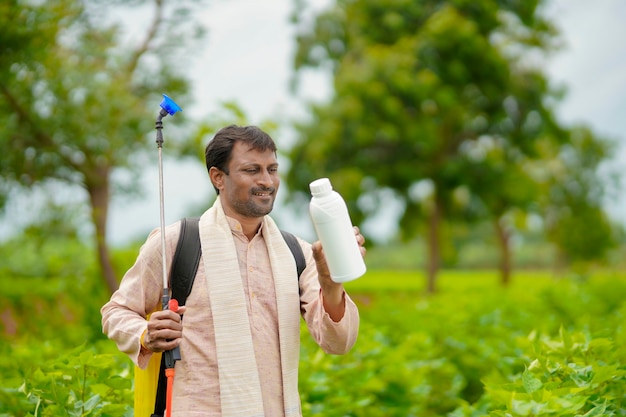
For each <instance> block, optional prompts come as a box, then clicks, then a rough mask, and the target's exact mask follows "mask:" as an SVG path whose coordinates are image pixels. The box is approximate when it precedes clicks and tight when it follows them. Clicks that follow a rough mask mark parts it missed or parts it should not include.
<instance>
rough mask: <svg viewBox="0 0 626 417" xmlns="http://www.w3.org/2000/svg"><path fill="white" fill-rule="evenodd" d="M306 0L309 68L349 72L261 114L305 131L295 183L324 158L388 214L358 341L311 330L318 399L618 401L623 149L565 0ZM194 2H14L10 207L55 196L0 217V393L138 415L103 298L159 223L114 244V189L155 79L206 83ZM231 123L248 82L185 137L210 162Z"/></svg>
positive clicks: (11, 402) (487, 403)
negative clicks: (138, 13) (552, 11)
mask: <svg viewBox="0 0 626 417" xmlns="http://www.w3.org/2000/svg"><path fill="white" fill-rule="evenodd" d="M303 3H305V2H303V0H297V1H294V13H293V24H294V28H295V32H294V33H295V43H296V45H297V47H296V51H295V55H294V62H293V70H294V72H293V74H294V79H293V85H294V91H297V88H298V82H299V79H300V77H301V76H302V75H303V74H304V73H306V72H307V71H311V70H315V71H323V72H327V73H329V74H330V76H331V77H332V80H333V94H332V96H331V97H330V98H329V100H328V102H323V103H319V102H317V103H306V108H307V112H306V113H307V116H306V117H304V118H302V119H299V120H288V121H285V120H279V117H277V118H276V120H267V121H264V122H262V123H261V125H262V127H263V128H264V129H265V130H267V131H268V132H270V133H271V134H272V135H275V136H276V135H279V134H280V133H281V132H284V130H285V129H289V130H290V131H292V132H293V134H294V137H295V140H294V141H293V143H292V144H291V146H289V147H288V148H287V149H283V150H282V152H283V153H282V154H281V157H284V158H286V159H287V161H288V162H289V167H288V169H287V170H286V171H285V172H284V180H285V181H284V184H285V186H284V187H283V190H284V191H283V193H285V194H287V195H288V199H287V203H288V205H289V206H290V207H291V208H292V209H293V210H295V211H296V212H300V213H305V210H306V203H307V201H308V195H307V194H305V193H302V192H299V191H298V190H306V189H307V187H308V183H309V182H310V180H311V179H312V178H316V177H322V176H324V177H329V178H330V179H331V181H332V183H333V185H334V187H335V189H336V190H337V191H339V192H340V193H341V194H342V195H343V196H344V197H345V198H346V200H347V202H348V205H349V208H350V212H351V215H352V217H353V220H354V222H355V223H356V224H358V225H360V226H362V227H363V228H364V229H367V228H368V227H371V226H372V225H374V226H375V225H376V224H377V223H379V222H381V216H383V217H387V218H386V219H385V220H387V221H385V222H384V223H385V224H392V226H391V228H392V229H393V230H392V233H391V238H390V239H389V240H388V241H385V242H377V241H375V240H374V239H369V241H368V244H369V245H370V247H369V251H368V256H367V263H368V270H369V272H368V274H367V275H366V276H365V277H363V278H362V279H360V280H357V281H356V282H354V283H351V284H350V286H349V291H350V293H351V294H354V297H355V299H356V301H357V302H358V304H359V307H360V309H361V311H362V315H363V325H362V331H361V336H360V338H359V343H358V346H357V347H356V348H355V352H354V353H353V354H350V355H348V356H345V357H340V358H335V357H326V356H323V355H321V354H320V353H319V351H318V350H317V349H316V348H315V347H314V346H313V345H311V343H310V340H308V339H307V335H306V332H304V335H303V356H304V358H305V360H304V361H303V363H302V366H303V370H302V381H301V388H302V393H303V404H304V408H305V411H306V413H307V415H324V416H333V415H337V416H345V415H352V416H368V417H371V416H376V415H381V416H395V415H397V416H407V415H420V416H429V415H433V416H435V415H439V416H441V415H449V416H478V415H494V416H504V415H514V416H517V415H520V416H521V415H537V416H539V415H564V416H565V415H568V416H569V415H581V416H583V415H584V416H595V415H625V414H626V411H625V409H626V406H625V405H624V392H626V389H625V388H624V387H625V384H624V366H625V365H624V363H625V362H624V358H623V349H619V346H622V345H623V342H624V334H623V317H624V312H625V310H624V304H623V300H624V299H625V297H624V296H625V295H626V287H625V285H624V278H625V277H624V276H623V274H621V275H620V273H619V272H615V271H620V270H621V271H623V270H624V268H625V267H626V265H625V264H624V257H623V253H624V249H625V245H626V234H625V233H624V226H623V225H621V224H618V223H616V222H615V221H614V220H612V219H611V218H610V217H609V216H608V214H607V212H606V210H605V208H604V206H603V205H604V203H605V202H606V200H607V197H608V196H610V195H611V194H612V193H615V192H616V190H617V192H619V191H620V190H621V188H620V187H621V181H622V178H621V177H622V175H623V173H621V172H611V171H610V170H607V169H606V167H607V166H608V165H607V163H608V162H610V161H611V158H612V155H613V151H614V149H615V145H616V142H615V141H614V140H613V139H611V138H607V137H603V136H601V135H599V134H597V133H596V132H594V131H593V130H592V129H591V128H590V127H589V126H584V125H568V124H563V123H561V122H560V121H559V120H558V119H557V117H556V116H555V111H556V109H557V108H558V106H559V103H560V100H561V99H562V96H563V91H561V90H560V89H558V88H556V87H555V86H553V84H552V82H551V80H550V79H548V77H547V76H546V74H545V73H544V71H543V69H542V60H543V59H545V57H546V56H549V55H550V54H553V53H557V52H558V48H559V46H560V39H559V34H558V32H557V30H556V28H555V27H554V26H553V25H552V24H551V22H550V21H549V20H547V19H546V18H545V17H544V16H543V14H542V11H543V10H544V7H545V5H546V4H547V0H544V1H540V0H533V1H524V2H511V1H497V0H479V1H472V2H468V1H464V0H448V1H434V0H428V1H420V2H415V1H406V0H392V1H384V2H381V1H375V0H353V1H344V0H336V1H333V2H330V4H329V6H328V7H327V8H325V9H324V10H321V11H320V12H319V13H318V14H316V15H303V14H302V13H301V12H300V11H302V10H305V8H303V7H300V6H302V4H303ZM137 7H140V8H141V7H143V8H145V9H146V10H148V11H150V13H149V14H148V15H149V16H151V20H150V21H149V23H148V24H147V25H146V26H145V32H143V33H141V35H140V36H139V37H138V38H137V39H135V42H131V43H130V44H129V43H128V42H125V41H123V40H122V38H123V37H122V35H123V33H124V27H123V25H122V23H121V21H119V19H117V18H116V14H115V13H113V12H112V11H113V10H115V11H118V12H120V13H123V12H124V11H125V10H130V9H132V8H137ZM201 7H211V5H210V4H208V5H207V4H206V3H205V2H202V1H199V0H197V1H196V0H186V1H179V2H167V3H166V2H162V1H148V0H132V1H130V0H129V1H123V0H118V1H114V2H111V1H107V2H103V1H100V0H89V1H83V2H76V1H73V0H55V1H47V2H35V1H26V0H8V1H5V2H3V3H2V4H1V5H0V27H2V30H0V45H1V46H2V54H0V126H2V127H0V154H2V158H0V209H4V208H5V207H6V205H7V204H8V203H9V202H10V201H11V199H13V198H16V196H19V195H25V194H26V195H28V194H29V193H36V194H39V195H43V196H44V198H43V203H41V204H39V205H33V206H32V207H29V210H31V211H33V212H36V216H33V218H35V219H36V220H34V221H32V222H30V223H29V224H18V223H19V221H18V220H17V219H7V218H4V220H3V221H7V222H11V223H16V225H17V231H16V232H15V233H13V234H11V235H10V236H6V237H5V238H4V240H3V241H2V242H0V282H1V283H2V287H3V290H2V291H1V292H0V342H2V343H0V353H1V354H0V358H1V359H0V373H1V374H2V375H3V382H2V384H1V385H0V416H5V415H6V416H9V415H10V416H26V415H60V414H61V413H67V414H68V415H102V416H106V415H111V416H113V415H114V416H120V415H132V409H130V405H129V404H131V403H132V401H131V399H132V386H131V383H130V375H131V373H132V368H131V367H130V363H129V361H128V360H127V359H126V358H125V357H123V356H121V355H120V354H119V353H118V352H117V351H116V350H115V347H114V346H112V344H111V343H110V342H108V341H106V340H104V338H103V336H102V333H101V330H100V314H99V308H100V306H101V305H102V304H104V302H106V300H107V299H108V297H109V296H110V294H111V292H112V291H114V290H115V288H116V287H117V283H118V282H119V279H120V278H121V277H122V275H123V273H124V272H125V271H126V270H127V269H128V268H129V267H130V266H131V265H132V263H133V262H134V259H135V256H136V254H137V251H138V248H139V246H140V245H141V243H142V241H143V239H144V237H141V238H139V239H138V240H137V241H133V242H128V244H127V245H125V246H116V247H113V248H111V247H110V244H109V242H108V237H107V233H106V232H107V225H108V213H109V206H110V202H111V199H112V197H113V196H118V195H122V196H123V195H132V194H136V193H139V192H140V189H139V188H140V187H139V186H138V181H139V178H140V175H141V172H142V170H144V169H145V168H146V166H148V165H150V164H152V162H150V161H148V157H147V155H148V154H149V153H150V152H152V151H153V148H152V147H147V146H146V145H145V144H146V143H147V142H146V136H148V135H151V134H153V130H152V129H153V125H152V120H154V119H153V117H155V116H156V115H155V114H153V110H154V106H152V105H148V104H147V103H154V102H158V101H160V98H161V97H160V94H161V92H163V91H166V92H168V94H171V95H173V96H175V97H176V98H177V100H179V101H180V100H184V101H191V100H192V95H193V94H192V93H193V89H192V87H191V86H190V82H191V80H190V79H189V78H187V77H186V76H185V75H184V72H183V71H182V70H183V69H184V66H185V62H187V61H186V58H185V57H187V56H189V54H192V53H193V45H194V43H193V42H192V41H193V40H196V41H203V40H205V37H204V32H205V31H206V30H210V28H206V27H203V25H202V22H199V21H197V20H196V19H195V18H194V17H195V12H197V11H198V10H199V8H201ZM181 22H185V24H181ZM180 39H185V42H178V41H179V40H180ZM207 120H208V121H207ZM169 123H171V125H169ZM230 123H237V124H246V123H247V117H246V114H245V112H243V111H242V110H241V108H239V106H238V105H237V103H236V102H230V103H225V104H224V105H223V106H222V109H221V112H220V113H219V114H212V115H211V117H205V118H203V120H202V121H198V120H194V119H193V118H191V117H189V116H186V114H185V113H182V114H181V115H180V116H179V115H177V117H176V118H173V119H172V120H171V121H170V120H168V129H173V131H174V132H176V134H177V136H179V137H182V138H183V139H182V140H180V141H178V142H173V143H172V144H171V145H172V146H170V147H169V148H168V152H170V154H171V156H172V157H173V158H181V159H182V158H187V157H189V158H190V159H191V161H193V162H191V163H195V164H201V163H202V162H201V160H202V157H203V147H204V145H205V143H206V141H207V140H208V139H209V138H210V137H211V135H212V134H213V133H214V132H215V131H216V130H217V129H219V128H220V127H222V126H224V125H226V124H230ZM122 174H123V175H122ZM76 194H80V196H78V198H77V196H76ZM209 199H210V196H207V202H208V200H209ZM391 202H393V206H394V207H397V208H398V209H397V210H396V211H395V212H392V213H390V212H389V211H388V207H389V205H390V204H391ZM207 204H208V203H207ZM205 207H206V205H204V206H203V207H190V212H193V213H194V214H198V213H199V212H201V211H202V210H203V209H204V208H205ZM389 218H391V220H392V221H391V223H390V222H389V221H388V220H389ZM440 271H443V272H442V273H441V274H440ZM439 275H441V277H439ZM438 277H439V278H438ZM502 284H504V285H502ZM574 387H575V388H574Z"/></svg>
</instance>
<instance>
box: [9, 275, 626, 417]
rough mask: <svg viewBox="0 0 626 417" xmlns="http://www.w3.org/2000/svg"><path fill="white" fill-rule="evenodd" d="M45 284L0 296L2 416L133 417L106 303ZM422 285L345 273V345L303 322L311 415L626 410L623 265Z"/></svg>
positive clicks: (126, 366) (125, 368)
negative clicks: (327, 348) (348, 320)
mask: <svg viewBox="0 0 626 417" xmlns="http://www.w3.org/2000/svg"><path fill="white" fill-rule="evenodd" d="M28 281H30V282H28ZM37 282H38V281H37V280H36V279H30V280H29V279H25V280H23V282H22V283H21V284H20V285H19V286H16V287H15V288H22V290H18V289H14V290H13V291H12V292H10V293H9V294H4V295H3V296H0V298H3V299H2V300H0V301H1V302H2V304H1V305H2V306H5V307H4V308H5V313H3V317H4V319H3V320H4V321H3V323H5V328H4V329H3V330H4V336H3V337H4V338H5V339H6V340H7V343H3V344H2V348H1V352H2V355H1V356H0V372H1V373H2V375H3V380H2V382H1V383H0V387H2V388H1V389H0V416H53V415H71V416H87V415H89V416H121V415H126V416H131V415H133V413H132V396H133V390H132V372H133V370H132V367H131V366H130V361H129V360H128V359H127V358H126V357H125V356H124V355H122V354H120V353H118V352H117V351H116V350H115V347H114V346H113V344H112V342H110V341H107V340H104V339H103V338H102V337H101V335H100V334H99V332H100V329H99V327H98V326H99V322H98V321H99V314H98V311H97V309H98V308H99V305H100V304H99V303H100V302H101V300H98V301H97V302H96V301H94V302H90V303H91V304H90V303H87V304H80V303H77V300H78V299H80V297H81V296H84V293H85V292H86V291H89V289H88V288H84V289H80V288H73V287H62V288H63V289H64V291H65V292H64V294H65V295H64V296H63V297H61V298H59V297H58V295H55V294H58V291H57V290H58V289H59V287H55V286H53V285H52V284H48V285H47V286H46V285H40V287H39V291H36V294H38V295H36V296H33V294H32V293H30V299H29V303H30V306H31V307H32V306H35V307H32V308H29V307H28V306H27V305H26V304H25V301H24V300H25V297H24V296H25V294H26V293H28V291H33V290H32V289H33V288H37V284H36V283H37ZM424 282H425V279H424V276H423V275H422V274H421V273H417V272H407V271H402V272H396V271H385V270H372V271H369V272H368V273H367V274H366V275H365V276H364V277H362V278H360V279H358V280H355V281H353V282H350V283H347V284H346V288H347V290H348V292H349V293H350V294H351V296H352V298H353V299H354V300H355V302H356V303H357V305H358V306H359V311H360V314H361V325H360V333H359V339H358V341H357V344H356V346H355V347H354V348H353V350H352V351H351V352H349V353H348V354H347V355H343V356H333V355H326V354H324V353H323V352H322V351H321V350H320V349H319V348H318V347H317V345H315V343H314V342H313V341H312V339H311V337H310V336H309V335H308V333H307V332H306V327H305V326H304V325H303V332H302V356H301V366H300V391H301V397H302V404H303V411H304V415H305V416H327V417H333V416H337V417H343V416H363V417H377V416H381V417H382V416H385V417H387V416H403V417H405V416H420V417H428V416H450V417H460V416H502V417H504V416H619V415H626V349H624V343H625V342H626V335H625V333H624V317H625V315H626V302H625V301H624V300H625V299H626V274H624V273H615V272H610V271H604V272H596V273H593V274H590V276H589V277H588V278H587V279H585V280H583V279H575V278H570V277H563V278H559V279H555V278H553V276H552V274H551V273H549V272H545V271H543V272H533V271H523V272H516V274H515V275H514V278H513V281H512V283H511V285H510V286H509V287H508V288H502V287H501V286H500V285H499V278H498V275H497V273H496V272H494V271H471V272H468V271H443V272H442V273H441V275H440V277H439V280H438V288H439V291H438V293H436V294H434V295H428V294H426V293H425V292H424ZM39 284H42V282H39ZM59 285H60V284H59ZM24 288H28V289H29V290H28V291H27V290H24ZM95 298H96V299H97V298H98V297H95ZM6 306H9V307H10V308H12V311H13V313H12V314H14V315H17V316H19V315H20V314H27V312H28V315H29V320H28V321H26V322H24V323H21V321H20V320H16V322H17V323H19V325H20V326H23V327H25V328H27V329H28V334H14V335H12V336H11V335H8V334H7V328H6V323H7V322H8V321H7V320H6V317H8V316H7V314H8V313H7V312H6V311H8V310H6V308H7V307H6ZM8 342H10V343H8Z"/></svg>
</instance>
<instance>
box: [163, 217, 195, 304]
mask: <svg viewBox="0 0 626 417" xmlns="http://www.w3.org/2000/svg"><path fill="white" fill-rule="evenodd" d="M199 221H200V218H199V217H186V218H184V219H182V220H181V223H180V237H179V239H178V244H177V245H176V252H175V253H174V259H173V260H172V269H171V270H170V288H171V289H172V298H173V299H175V300H176V301H178V305H181V306H183V305H185V302H186V301H187V296H188V295H189V293H191V287H193V280H194V279H195V278H196V273H197V272H198V265H199V263H200V255H201V254H202V250H201V248H200V232H199V228H198V223H199Z"/></svg>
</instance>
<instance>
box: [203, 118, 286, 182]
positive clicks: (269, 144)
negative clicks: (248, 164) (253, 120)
mask: <svg viewBox="0 0 626 417" xmlns="http://www.w3.org/2000/svg"><path fill="white" fill-rule="evenodd" d="M237 142H241V143H244V144H246V145H248V146H249V147H250V149H254V150H256V151H260V152H264V151H267V150H270V151H273V152H274V153H275V152H276V144H275V143H274V141H273V140H272V138H271V137H270V135H268V134H267V133H265V132H264V131H262V130H261V129H260V128H258V127H257V126H236V125H230V126H226V127H224V128H222V129H220V130H219V131H218V132H217V133H216V134H215V136H214V137H213V139H211V141H210V142H209V144H208V145H207V146H206V149H205V150H204V157H205V160H206V168H207V171H209V170H210V169H211V167H216V168H217V169H219V170H220V171H222V172H224V173H226V175H228V163H229V162H230V159H231V155H232V152H233V147H234V146H235V143H237ZM213 188H215V192H217V193H218V194H219V190H218V189H217V187H215V186H213Z"/></svg>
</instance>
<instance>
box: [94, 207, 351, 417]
mask: <svg viewBox="0 0 626 417" xmlns="http://www.w3.org/2000/svg"><path fill="white" fill-rule="evenodd" d="M218 201H219V200H218ZM226 219H227V221H228V225H227V227H228V228H230V230H231V232H232V239H233V242H234V248H235V250H236V252H237V259H238V264H239V265H238V266H239V273H240V278H241V284H242V286H243V291H244V293H245V303H246V310H247V313H248V321H249V328H250V334H251V338H252V344H253V348H254V352H253V355H254V358H255V359H256V369H257V371H258V378H259V383H260V389H261V397H262V408H263V411H264V415H265V416H272V417H273V416H299V415H301V411H300V404H299V400H298V401H297V403H296V404H295V405H291V406H289V405H287V404H289V401H286V400H285V392H284V390H285V389H288V390H289V389H296V390H297V387H295V388H294V387H287V388H285V387H284V383H283V379H284V376H285V374H289V375H295V378H292V380H295V384H297V371H298V370H297V362H296V363H295V364H294V363H290V364H288V365H285V364H283V363H282V360H281V347H280V346H281V340H280V337H279V331H278V321H279V313H278V312H279V307H278V305H277V297H276V291H275V285H274V274H273V273H272V267H271V263H270V254H269V252H268V244H267V242H266V238H267V237H266V236H268V235H269V231H268V225H267V223H268V221H270V222H271V219H266V220H265V221H264V224H263V226H262V227H261V229H260V230H259V233H258V234H257V235H256V236H255V237H254V238H253V239H252V240H250V241H249V240H248V239H247V238H246V236H245V235H244V234H243V233H242V232H241V225H240V224H239V223H238V222H237V221H235V220H233V219H229V218H226ZM179 228H180V224H179V223H176V224H173V225H170V226H168V227H167V228H166V237H167V240H166V256H167V259H168V265H170V264H171V259H172V256H173V253H174V251H175V247H176V242H177V240H178V235H179ZM160 242H161V241H160V233H159V231H158V230H155V231H153V232H152V233H151V234H150V236H149V237H148V240H147V241H146V243H145V244H144V246H143V247H142V249H141V251H140V254H139V256H138V258H137V261H136V263H135V265H134V266H133V267H132V268H131V269H130V270H129V271H128V272H127V273H126V275H125V276H124V279H123V280H122V283H121V285H120V289H119V290H118V291H117V292H116V293H115V294H113V296H112V297H111V300H110V301H109V302H108V303H107V304H106V305H105V306H104V307H103V308H102V317H103V319H102V321H103V330H104V332H105V334H107V335H108V336H109V338H111V339H113V340H114V341H115V342H116V343H117V345H118V347H119V349H120V350H121V351H123V352H125V353H127V354H128V355H129V356H130V357H131V359H133V361H135V363H136V364H137V365H139V366H140V367H145V366H146V364H147V362H148V360H149V358H150V355H151V352H149V351H147V350H145V349H143V348H141V344H140V338H141V334H142V333H143V331H144V330H145V328H146V317H147V315H148V314H149V313H151V312H152V311H154V310H155V309H156V308H157V307H158V306H159V305H160V302H161V295H162V283H161V280H162V278H161V254H160V253H161V250H160V248H161V246H160V244H161V243H160ZM300 244H301V246H302V249H303V252H304V254H305V258H306V261H307V268H306V269H305V271H304V272H303V273H302V276H301V277H300V280H299V283H300V288H299V290H300V312H301V314H302V317H303V318H304V320H305V321H306V323H307V327H308V329H309V332H310V333H311V335H312V336H313V338H314V339H315V340H316V342H317V343H318V344H319V345H320V346H321V347H322V348H323V350H324V351H326V352H328V353H334V354H343V353H346V352H347V351H348V350H349V349H350V348H351V347H352V346H353V345H354V343H355V340H356V337H357V333H358V324H359V318H358V310H357V308H356V306H355V305H354V303H353V302H352V300H350V298H349V297H348V296H347V294H346V297H345V299H346V313H345V315H344V317H343V318H342V320H341V321H340V322H338V323H335V322H333V321H332V319H331V318H330V317H329V316H328V314H327V313H326V312H325V311H324V308H323V304H322V296H321V290H320V286H319V282H318V279H317V271H316V268H315V261H314V260H313V255H312V251H311V246H310V245H309V244H308V243H306V242H304V241H300ZM205 270H206V268H205V262H203V260H202V259H201V261H200V265H199V268H198V274H197V276H196V279H195V282H194V287H193V290H192V292H191V294H190V295H189V298H188V299H187V303H186V305H187V312H186V313H185V317H184V323H183V341H182V343H181V346H180V348H181V356H182V358H183V359H182V361H179V362H177V364H176V380H175V383H174V397H173V408H172V415H174V416H222V415H223V413H222V405H221V396H220V378H219V376H218V375H219V371H220V370H219V368H218V359H217V356H218V355H217V354H216V340H215V335H214V331H215V327H214V317H213V313H212V310H211V307H212V306H211V302H210V299H211V297H210V296H209V286H208V285H207V276H206V274H205ZM293 280H294V281H293V282H294V291H296V292H297V291H298V288H297V287H295V286H296V285H297V283H298V280H297V277H296V276H295V273H294V276H293ZM283 346H284V344H283ZM288 348H289V349H293V350H294V351H293V352H290V353H291V354H292V355H295V357H296V358H297V356H298V354H299V345H298V344H297V343H294V344H293V346H289V347H288ZM288 348H285V349H288ZM285 353H286V352H283V355H282V357H284V356H285ZM285 366H287V367H288V368H290V369H283V368H284V367H285ZM293 368H295V369H293ZM292 384H293V382H292ZM242 385H245V383H244V382H243V381H242ZM222 389H224V388H222ZM229 389H232V388H229ZM242 395H244V396H245V395H246V394H242ZM296 396H297V392H296ZM247 400H248V399H247V398H241V399H240V401H241V403H245V402H246V401H247ZM224 414H226V413H224Z"/></svg>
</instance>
